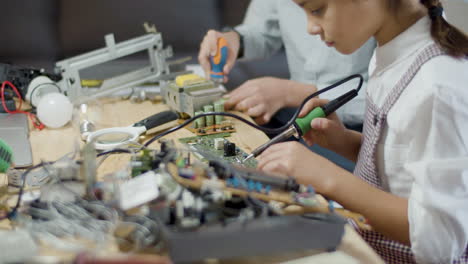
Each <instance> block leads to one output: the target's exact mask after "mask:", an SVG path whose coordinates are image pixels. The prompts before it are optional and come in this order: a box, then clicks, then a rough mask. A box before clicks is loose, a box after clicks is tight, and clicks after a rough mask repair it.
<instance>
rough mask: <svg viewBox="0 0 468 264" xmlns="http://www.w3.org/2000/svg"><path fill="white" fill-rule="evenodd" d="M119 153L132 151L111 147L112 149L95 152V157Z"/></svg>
mask: <svg viewBox="0 0 468 264" xmlns="http://www.w3.org/2000/svg"><path fill="white" fill-rule="evenodd" d="M121 153H132V151H131V150H128V149H112V150H108V151H104V152H101V153H99V154H97V157H102V156H105V155H110V154H121Z"/></svg>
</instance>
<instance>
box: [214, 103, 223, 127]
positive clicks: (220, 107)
mask: <svg viewBox="0 0 468 264" xmlns="http://www.w3.org/2000/svg"><path fill="white" fill-rule="evenodd" d="M213 105H214V111H215V112H224V102H219V101H218V102H215V103H214V104H213ZM223 120H224V117H223V116H221V115H217V116H215V124H216V125H221V122H223Z"/></svg>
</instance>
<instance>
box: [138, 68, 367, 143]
mask: <svg viewBox="0 0 468 264" xmlns="http://www.w3.org/2000/svg"><path fill="white" fill-rule="evenodd" d="M356 78H359V84H358V87H357V92H359V90H361V87H362V84H363V83H364V78H363V77H362V75H360V74H353V75H351V76H348V77H346V78H344V79H343V80H341V81H339V82H336V83H334V84H332V85H330V86H328V87H325V88H323V89H321V90H319V91H317V92H315V93H313V94H311V95H309V96H307V97H306V98H305V99H304V100H303V101H302V103H301V105H300V106H299V108H297V110H296V112H295V113H294V115H293V117H292V118H291V120H289V122H288V123H286V124H285V125H283V126H281V127H278V128H267V127H262V126H259V125H257V124H254V123H252V122H250V121H249V120H247V119H245V118H243V117H240V116H238V115H235V114H231V113H226V112H211V113H203V114H200V115H196V116H194V117H192V118H190V119H188V120H186V121H185V122H183V123H182V124H180V125H178V126H176V127H173V128H171V129H169V130H166V131H164V132H163V133H161V134H158V135H156V136H154V137H153V138H151V139H150V140H148V142H146V143H145V144H144V146H145V147H148V146H149V145H151V143H153V142H154V141H156V140H158V139H160V138H162V137H164V136H166V135H168V134H170V133H172V132H175V131H177V130H179V129H181V128H183V127H185V126H187V125H188V124H190V123H192V122H193V121H195V120H196V119H198V118H200V117H205V116H216V115H218V116H219V115H221V116H229V117H233V118H235V119H238V120H240V121H242V122H244V123H246V124H247V125H249V126H251V127H253V128H256V129H258V130H261V131H263V132H264V133H266V134H280V133H281V132H283V131H284V130H286V129H287V128H289V127H290V126H291V125H292V124H293V123H294V121H295V120H296V118H297V117H298V116H299V113H300V112H301V110H302V108H303V107H304V105H305V104H306V103H307V102H308V101H309V100H310V99H312V98H314V97H316V96H318V95H320V94H322V93H324V92H327V91H329V90H331V89H333V88H335V87H337V86H340V85H342V84H343V83H346V82H348V81H350V80H352V79H356Z"/></svg>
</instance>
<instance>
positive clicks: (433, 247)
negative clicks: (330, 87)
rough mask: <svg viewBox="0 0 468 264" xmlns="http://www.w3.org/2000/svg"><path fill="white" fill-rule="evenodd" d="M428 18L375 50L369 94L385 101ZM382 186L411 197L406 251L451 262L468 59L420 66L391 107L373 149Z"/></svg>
mask: <svg viewBox="0 0 468 264" xmlns="http://www.w3.org/2000/svg"><path fill="white" fill-rule="evenodd" d="M430 23H431V21H430V20H429V18H428V17H424V18H422V19H420V20H419V21H418V22H417V23H415V24H414V25H413V26H411V27H410V28H409V29H407V30H406V31H405V32H403V33H402V34H400V35H399V36H398V37H396V38H395V39H393V40H392V41H390V42H389V43H387V44H385V45H383V46H381V47H378V48H377V49H376V50H375V53H374V56H373V57H372V59H371V64H370V66H369V76H370V78H369V82H368V87H367V93H368V95H369V96H370V98H371V99H372V101H373V102H374V103H375V104H376V105H377V106H379V107H382V105H383V103H384V101H385V98H386V97H387V95H388V93H389V92H390V91H391V90H392V88H393V87H394V86H395V85H396V83H397V82H398V81H399V79H400V78H401V77H402V76H403V74H404V73H405V72H406V71H407V69H408V68H409V66H410V65H411V64H412V63H413V61H414V59H415V57H416V56H417V55H418V54H419V52H421V51H422V50H423V49H424V48H425V47H427V46H429V45H431V44H433V43H434V41H433V40H432V38H431V35H430ZM377 167H378V172H379V175H380V177H381V178H382V182H383V184H384V187H385V188H386V189H387V190H389V191H390V192H391V193H393V194H395V195H398V196H400V197H405V198H408V199H409V208H408V217H409V219H408V220H409V225H410V239H411V249H412V251H413V253H414V255H415V256H416V259H417V260H418V261H419V262H421V263H449V261H450V260H452V259H455V258H457V257H458V256H459V255H461V254H462V253H463V252H464V251H465V249H466V247H467V242H468V60H467V59H455V58H453V57H450V56H439V57H436V58H433V59H431V60H429V61H428V62H427V63H426V64H424V65H423V66H422V68H421V69H420V71H419V72H418V73H417V74H416V76H415V77H414V79H413V80H412V81H411V82H410V83H409V85H408V87H407V88H406V89H405V90H404V91H403V93H402V94H401V96H400V98H399V99H398V100H397V102H396V103H395V105H394V106H393V107H392V108H391V109H390V111H389V113H388V116H387V123H386V126H385V128H384V129H383V131H382V137H381V139H380V142H379V145H378V147H377Z"/></svg>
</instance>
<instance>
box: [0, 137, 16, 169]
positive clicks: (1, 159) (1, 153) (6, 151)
mask: <svg viewBox="0 0 468 264" xmlns="http://www.w3.org/2000/svg"><path fill="white" fill-rule="evenodd" d="M12 162H13V150H12V149H11V147H10V146H9V145H8V144H7V143H6V142H4V141H3V140H2V139H1V138H0V173H3V172H6V171H7V169H8V168H9V167H10V164H11V163H12Z"/></svg>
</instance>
